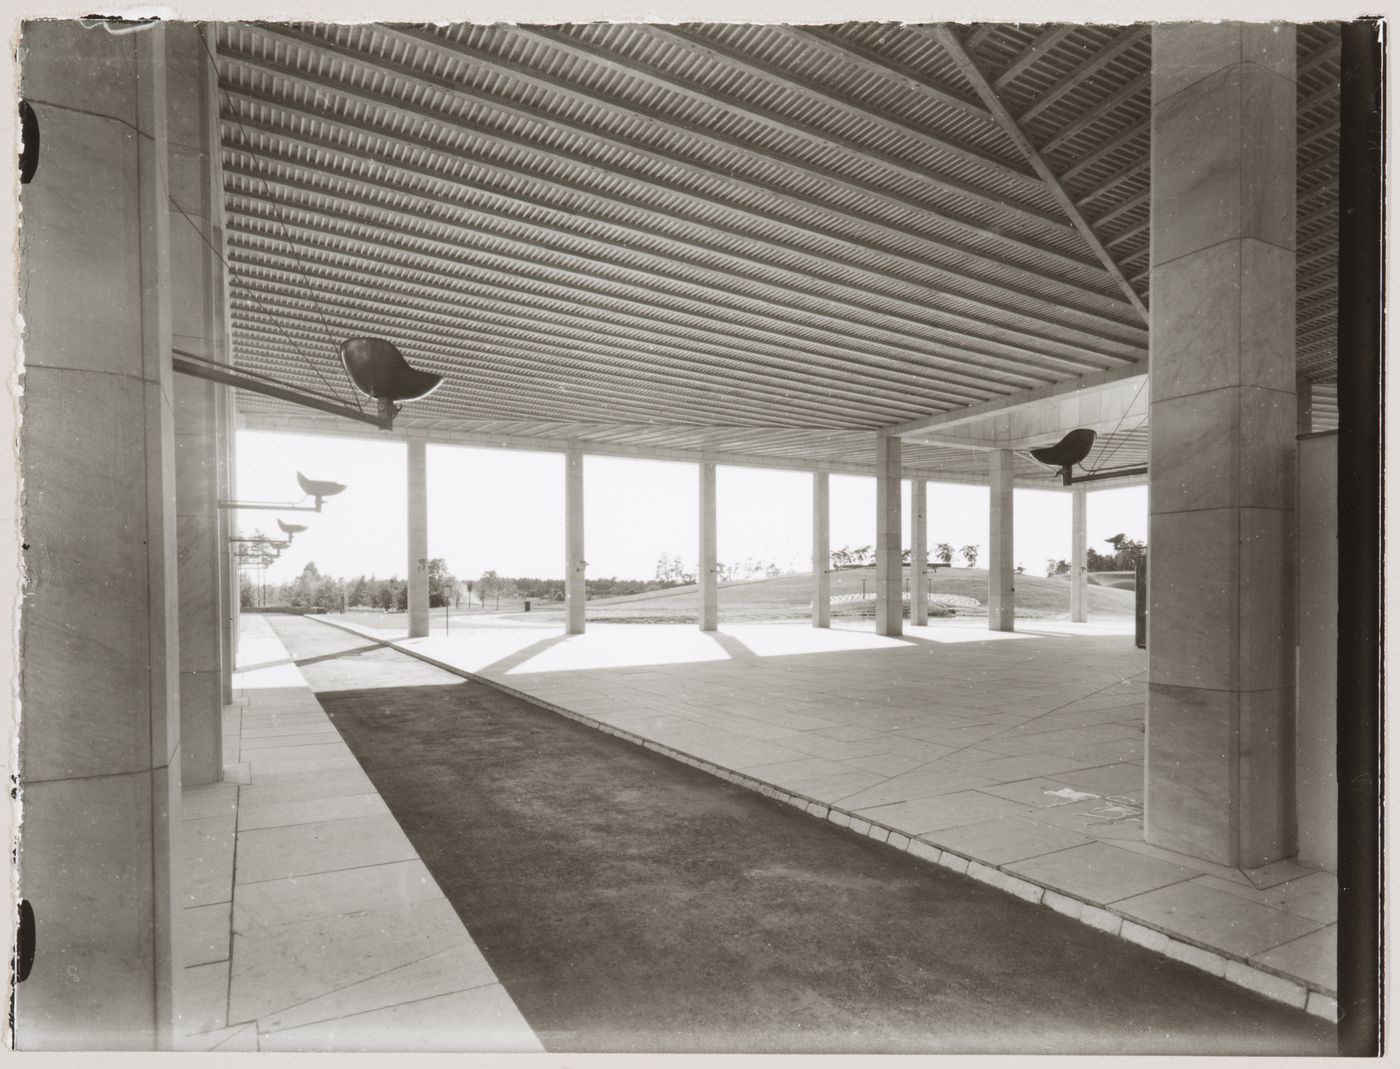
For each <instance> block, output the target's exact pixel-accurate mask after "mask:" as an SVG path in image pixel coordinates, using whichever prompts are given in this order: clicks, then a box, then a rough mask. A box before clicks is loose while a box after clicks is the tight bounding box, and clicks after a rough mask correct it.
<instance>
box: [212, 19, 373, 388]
mask: <svg viewBox="0 0 1400 1069" xmlns="http://www.w3.org/2000/svg"><path fill="white" fill-rule="evenodd" d="M198 37H199V43H200V44H201V45H202V46H203V48H204V54H205V55H206V56H207V57H208V58H209V64H210V66H211V67H212V68H213V71H214V84H215V85H216V86H218V89H219V92H220V93H221V94H222V95H223V99H224V103H225V104H227V105H228V110H229V113H230V114H231V115H232V116H233V121H234V123H235V124H237V126H238V132H239V135H240V138H241V146H240V147H242V148H243V149H244V151H246V152H247V153H248V158H249V159H250V160H252V161H253V170H254V172H255V173H256V174H257V176H258V181H259V182H261V183H262V187H263V193H265V194H266V195H267V199H268V203H270V204H271V205H272V212H273V214H274V215H275V216H276V217H277V222H278V224H279V225H280V226H281V227H282V235H283V237H285V238H286V240H287V247H288V248H289V249H290V250H291V253H292V259H294V260H295V261H296V264H297V271H298V272H300V274H301V280H302V284H303V285H304V286H305V287H306V292H307V295H308V296H309V297H310V298H311V304H312V307H314V308H315V309H316V318H317V319H319V320H320V321H321V328H322V329H323V330H324V331H325V332H326V340H327V341H328V342H330V344H331V347H332V348H335V347H336V340H335V334H334V332H333V331H332V330H331V326H330V323H329V322H327V321H326V313H325V311H324V310H323V309H322V308H321V302H320V300H319V299H318V298H317V297H316V288H315V286H313V285H312V284H311V275H310V273H309V272H308V271H307V270H306V264H305V263H303V262H302V259H301V253H300V252H298V251H297V246H296V242H295V241H293V240H292V232H291V229H290V228H289V227H288V226H287V220H286V219H285V218H284V217H283V215H282V208H281V206H280V205H279V204H278V203H277V198H276V197H274V196H273V195H272V190H271V188H269V186H268V183H267V178H266V176H265V175H264V174H263V169H262V166H261V164H260V163H259V161H258V156H257V153H256V152H254V151H253V149H252V144H253V139H252V137H251V136H249V134H248V130H247V128H246V127H245V126H244V125H243V118H242V116H241V115H240V114H239V112H238V109H237V108H236V107H234V104H233V94H232V93H230V92H229V91H228V88H227V87H226V86H225V85H224V84H223V80H222V79H221V78H220V77H219V61H218V60H217V59H216V58H215V56H214V52H213V50H212V49H210V47H209V42H208V41H207V40H205V37H204V34H202V33H201V34H199V35H198ZM322 381H323V382H324V381H325V380H324V379H322ZM327 385H328V386H329V383H327ZM350 398H351V401H353V402H354V405H355V408H356V409H358V410H359V411H361V412H363V411H364V408H363V406H361V404H360V399H359V397H357V396H356V394H355V391H354V390H351V391H350Z"/></svg>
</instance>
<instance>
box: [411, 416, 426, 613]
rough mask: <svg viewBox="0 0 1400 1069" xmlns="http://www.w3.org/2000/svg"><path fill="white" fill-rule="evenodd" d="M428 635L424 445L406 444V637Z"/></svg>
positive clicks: (417, 441) (420, 442)
mask: <svg viewBox="0 0 1400 1069" xmlns="http://www.w3.org/2000/svg"><path fill="white" fill-rule="evenodd" d="M427 633H428V443H427V442H426V441H424V440H423V439H422V438H410V439H409V440H408V637H409V638H423V637H424V636H426V635H427Z"/></svg>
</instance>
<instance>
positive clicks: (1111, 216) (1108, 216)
mask: <svg viewBox="0 0 1400 1069" xmlns="http://www.w3.org/2000/svg"><path fill="white" fill-rule="evenodd" d="M1151 197H1152V189H1151V188H1150V187H1149V188H1147V189H1144V190H1143V191H1142V192H1141V193H1134V194H1133V195H1132V196H1131V197H1129V198H1128V199H1127V200H1125V201H1123V203H1122V204H1120V205H1118V207H1116V208H1112V209H1110V210H1108V211H1106V212H1104V213H1103V214H1102V215H1100V216H1099V217H1098V218H1097V219H1095V220H1094V221H1093V226H1094V229H1095V230H1097V229H1099V228H1100V227H1102V226H1104V225H1105V224H1107V223H1111V222H1113V220H1115V219H1117V218H1118V217H1119V216H1120V215H1124V214H1126V213H1127V212H1130V211H1132V210H1133V209H1134V208H1138V207H1141V206H1142V205H1144V204H1146V203H1147V202H1148V200H1150V199H1151ZM1080 203H1081V204H1082V203H1083V201H1081V202H1080Z"/></svg>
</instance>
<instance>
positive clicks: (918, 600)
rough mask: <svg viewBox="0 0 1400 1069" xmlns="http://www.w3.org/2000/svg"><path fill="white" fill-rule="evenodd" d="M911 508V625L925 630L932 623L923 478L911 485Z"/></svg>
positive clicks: (925, 487) (926, 500)
mask: <svg viewBox="0 0 1400 1069" xmlns="http://www.w3.org/2000/svg"><path fill="white" fill-rule="evenodd" d="M909 508H910V511H911V512H913V515H912V516H911V517H910V528H909V542H910V550H909V622H910V623H911V624H913V625H914V626H915V627H923V626H924V625H925V624H927V623H928V483H926V482H924V480H923V479H915V480H913V481H912V482H911V483H910V484H909Z"/></svg>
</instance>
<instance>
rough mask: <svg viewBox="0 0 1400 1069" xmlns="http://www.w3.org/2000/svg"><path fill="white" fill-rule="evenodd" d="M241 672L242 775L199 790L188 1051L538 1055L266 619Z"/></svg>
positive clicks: (228, 725)
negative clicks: (519, 1052) (497, 1053)
mask: <svg viewBox="0 0 1400 1069" xmlns="http://www.w3.org/2000/svg"><path fill="white" fill-rule="evenodd" d="M361 645H363V643H361ZM380 659H381V660H382V661H383V662H384V664H383V665H381V666H378V667H377V668H376V674H377V676H379V677H380V678H384V679H386V680H392V679H393V678H394V676H395V669H396V668H398V669H399V671H400V672H402V671H403V670H404V669H405V668H406V669H407V670H408V672H409V674H413V673H414V672H416V673H417V674H419V675H421V674H422V673H423V672H425V671H427V672H434V671H435V670H433V669H429V668H426V667H425V666H423V665H421V664H416V663H414V662H411V661H408V660H407V658H404V657H403V656H402V655H399V654H394V653H389V652H387V651H382V652H381V654H380ZM239 664H240V671H239V672H238V673H237V674H236V675H235V677H234V687H235V696H236V697H235V704H234V705H233V706H231V707H229V708H227V709H226V710H225V717H224V732H225V733H224V762H225V773H224V775H225V781H224V782H223V783H220V784H216V785H213V786H209V787H198V788H188V789H186V790H185V791H184V798H183V816H184V820H183V830H184V841H183V843H182V846H183V851H182V857H183V859H184V862H185V871H184V873H183V875H184V877H185V881H184V882H185V887H184V900H185V909H184V916H183V924H182V926H181V929H179V930H178V943H179V949H180V958H181V961H182V963H183V965H184V968H183V970H182V974H181V976H180V977H179V978H178V980H177V985H176V992H177V1007H176V1012H177V1015H178V1023H177V1036H176V1045H177V1048H178V1049H183V1050H218V1051H252V1050H265V1051H266V1050H282V1051H302V1050H342V1051H343V1050H390V1051H396V1050H402V1051H459V1050H475V1051H539V1050H540V1049H541V1047H540V1044H539V1042H538V1041H537V1040H536V1039H535V1036H534V1033H533V1032H532V1031H531V1030H530V1028H529V1026H528V1025H526V1024H525V1021H524V1019H523V1018H522V1017H521V1016H520V1013H519V1011H518V1010H517V1009H516V1007H515V1004H514V1003H513V1002H512V1000H511V998H510V996H509V995H508V994H507V993H506V991H505V989H504V988H503V987H502V986H501V985H500V983H499V982H498V981H497V979H496V976H495V974H494V973H493V972H492V971H491V968H490V967H489V966H488V965H487V964H486V962H485V960H484V959H483V958H482V956H481V953H480V952H479V951H478V950H477V948H476V946H475V944H474V943H473V942H472V939H471V937H470V936H469V935H468V934H467V931H466V929H465V928H464V927H463V926H462V923H461V921H460V920H458V918H457V915H456V913H455V912H454V910H453V908H452V906H451V904H450V903H449V902H448V900H447V899H446V898H445V897H444V895H443V893H442V891H441V890H440V888H439V886H438V884H437V882H436V881H435V880H434V879H433V876H432V875H431V874H430V873H429V871H428V869H427V868H426V867H425V866H424V865H423V862H422V861H421V860H420V859H419V857H418V854H417V852H416V851H415V850H414V848H413V846H412V844H411V843H410V842H409V840H408V838H407V837H406V836H405V835H404V833H403V831H402V830H401V829H400V827H399V824H398V821H397V820H395V818H394V816H393V815H392V814H391V813H390V812H389V809H388V807H387V806H385V804H384V802H383V800H382V799H381V798H380V797H379V795H378V793H376V791H375V789H374V787H373V785H372V784H371V782H370V780H369V778H368V777H367V776H366V775H365V773H364V771H363V770H362V769H361V768H360V765H359V763H358V762H357V761H356V760H355V758H354V756H353V755H352V754H351V753H350V750H349V749H348V748H347V747H346V746H345V743H344V742H343V741H342V740H341V737H340V735H339V733H337V731H336V729H335V727H334V726H333V725H332V724H331V722H330V720H329V719H328V718H327V717H326V714H325V712H324V711H323V710H322V708H321V706H320V704H319V703H318V702H317V701H316V698H315V696H314V695H313V694H312V692H311V690H310V689H309V688H308V687H307V685H306V680H305V679H304V677H303V676H302V673H301V671H300V670H299V669H298V667H297V666H296V665H295V664H293V663H292V661H291V658H290V657H289V656H288V654H287V651H286V649H285V648H284V647H283V645H282V643H281V641H279V639H278V638H277V636H276V635H275V634H274V633H273V631H272V629H271V628H270V627H269V626H268V624H267V620H266V618H265V617H261V616H247V615H245V616H244V617H243V619H242V626H241V629H240V638H239ZM435 674H437V675H443V673H435ZM448 681H450V682H457V680H455V679H451V678H449V680H448Z"/></svg>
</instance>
